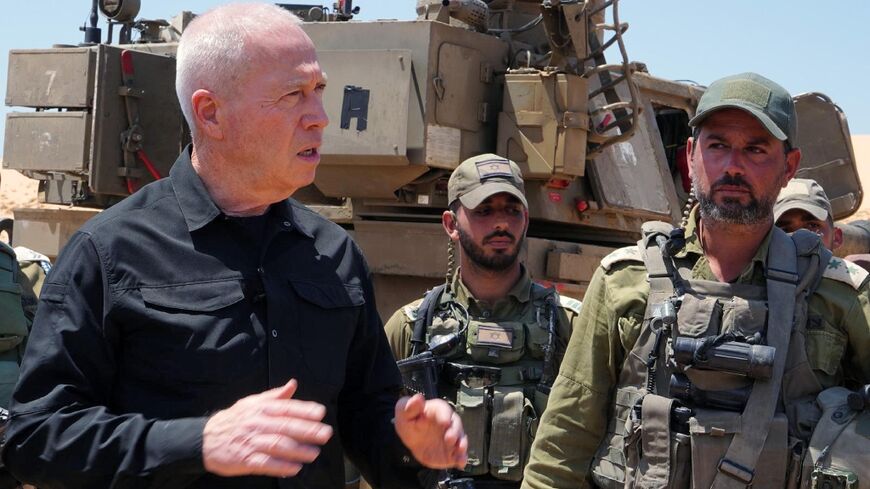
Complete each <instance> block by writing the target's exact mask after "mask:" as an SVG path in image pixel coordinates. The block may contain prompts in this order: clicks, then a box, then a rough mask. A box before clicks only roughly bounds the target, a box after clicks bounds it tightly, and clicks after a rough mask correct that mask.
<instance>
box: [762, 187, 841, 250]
mask: <svg viewBox="0 0 870 489" xmlns="http://www.w3.org/2000/svg"><path fill="white" fill-rule="evenodd" d="M773 220H774V221H776V225H777V227H779V228H781V229H782V230H783V231H785V232H787V233H793V232H794V231H795V230H798V229H807V230H810V231H812V232H814V233H816V234H818V235H819V236H820V237H821V238H822V244H824V245H825V247H826V248H828V249H829V250H831V251H834V250H835V249H837V248H839V247H840V245H841V244H843V230H841V229H839V228H838V227H836V226H834V213H833V211H832V210H831V201H829V200H828V196H827V195H826V194H825V189H823V188H822V186H821V185H819V184H818V183H817V182H816V181H815V180H810V179H806V178H795V179H793V180H792V181H790V182H789V183H788V185H786V187H785V188H784V189H782V191H781V192H780V193H779V197H778V198H777V200H776V204H774V206H773Z"/></svg>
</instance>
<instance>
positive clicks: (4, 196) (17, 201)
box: [0, 170, 39, 219]
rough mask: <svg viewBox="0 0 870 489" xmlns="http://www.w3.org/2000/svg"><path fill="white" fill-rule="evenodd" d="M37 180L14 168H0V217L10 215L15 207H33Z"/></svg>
mask: <svg viewBox="0 0 870 489" xmlns="http://www.w3.org/2000/svg"><path fill="white" fill-rule="evenodd" d="M37 187H38V185H37V181H36V180H31V179H30V178H27V177H25V176H24V175H22V174H20V173H18V172H17V171H15V170H0V219H2V218H6V217H12V209H14V208H16V207H35V206H38V205H39V201H38V200H37V198H36V191H37Z"/></svg>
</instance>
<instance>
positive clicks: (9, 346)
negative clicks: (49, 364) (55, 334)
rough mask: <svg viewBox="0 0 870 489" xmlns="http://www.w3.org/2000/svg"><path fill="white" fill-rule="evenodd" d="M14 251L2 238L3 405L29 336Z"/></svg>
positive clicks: (0, 350) (0, 346) (0, 389)
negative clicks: (22, 345) (23, 344)
mask: <svg viewBox="0 0 870 489" xmlns="http://www.w3.org/2000/svg"><path fill="white" fill-rule="evenodd" d="M18 279H19V268H18V261H17V260H16V258H15V252H14V251H13V250H12V248H10V247H9V246H8V245H7V244H6V243H3V242H0V407H3V408H8V407H9V400H10V398H11V396H12V388H13V387H15V383H16V382H17V381H18V374H19V368H18V365H19V362H20V352H19V348H18V347H19V345H20V344H21V343H22V341H24V338H25V337H26V336H27V319H26V318H25V316H24V309H23V308H22V303H21V285H20V284H19V282H18Z"/></svg>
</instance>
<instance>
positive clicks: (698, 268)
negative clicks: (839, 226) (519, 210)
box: [523, 213, 870, 488]
mask: <svg viewBox="0 0 870 489" xmlns="http://www.w3.org/2000/svg"><path fill="white" fill-rule="evenodd" d="M695 222H696V219H695V214H694V213H693V214H692V216H691V218H690V220H689V225H688V226H687V229H686V235H687V239H686V246H685V248H684V249H683V250H682V251H680V252H679V253H678V254H677V255H676V257H675V261H677V262H678V263H683V264H687V265H688V266H689V267H690V268H691V270H692V278H693V279H703V280H712V281H715V280H717V279H716V277H715V275H714V274H713V272H712V270H711V268H710V265H709V262H708V260H707V258H706V256H704V252H703V249H702V248H701V244H700V240H699V238H698V236H697V234H696V225H695ZM770 236H771V234H770V233H768V235H767V237H766V238H765V240H764V241H763V242H762V244H761V246H760V247H759V249H758V251H757V252H756V254H755V256H754V257H753V259H752V261H751V262H750V264H749V265H747V267H746V269H744V270H743V272H742V273H741V274H740V276H739V277H738V279H737V281H736V282H737V283H747V284H756V285H763V284H764V283H765V277H764V271H765V267H766V259H767V258H766V257H767V251H768V246H769V243H770ZM867 277H868V275H867V273H866V272H864V271H863V270H861V269H860V268H858V267H857V266H855V265H853V264H850V263H849V262H846V261H843V260H840V259H837V258H833V259H832V260H831V261H830V263H829V265H828V267H827V268H826V269H825V271H824V275H823V278H822V280H821V282H820V284H819V286H818V288H817V289H816V291H815V293H814V294H813V295H812V296H811V297H810V301H809V305H808V306H809V319H808V324H807V331H806V350H807V359H808V361H809V363H810V366H811V367H812V369H813V373H814V374H815V375H816V377H817V379H818V381H819V383H820V384H821V385H822V387H824V388H827V387H832V386H836V385H846V386H850V387H855V386H857V385H861V384H865V383H868V382H870V321H868V320H870V289H868V280H867ZM647 280H648V278H647V270H646V267H645V265H644V263H643V261H642V259H641V255H640V252H639V250H638V249H637V247H630V248H623V249H621V250H617V251H616V252H614V253H613V254H611V255H610V256H608V257H606V258H605V259H604V260H602V264H601V266H600V267H599V268H598V270H597V271H596V272H595V275H594V277H593V279H592V282H591V284H590V286H589V289H588V290H587V293H586V296H585V298H584V307H583V310H582V312H581V314H580V327H579V328H578V329H577V331H576V334H575V335H574V336H573V337H572V338H571V341H570V342H569V345H568V349H567V352H566V355H565V359H564V361H563V363H562V368H561V370H560V373H559V375H558V377H557V379H556V381H555V383H554V386H553V390H552V392H551V395H550V400H549V404H548V409H547V412H546V413H545V414H544V416H543V418H542V421H541V426H540V428H539V430H538V433H537V437H536V439H535V442H534V445H533V449H532V454H531V457H530V460H529V464H528V466H527V468H526V472H525V479H524V482H523V487H524V488H576V487H588V486H589V484H590V482H589V479H588V476H589V470H590V464H591V462H592V458H593V456H594V454H595V453H596V450H597V449H598V447H599V444H600V443H601V441H602V439H603V437H604V435H605V432H606V428H607V424H608V423H609V422H610V420H609V417H610V415H611V413H612V405H611V404H612V402H613V391H614V388H615V386H616V384H617V382H618V379H619V374H620V371H621V369H622V366H623V362H624V360H625V357H626V355H627V353H628V352H630V351H631V350H632V348H633V347H634V345H635V342H636V341H637V339H638V336H639V334H640V332H641V326H642V323H643V320H644V311H645V309H646V302H647V297H648V294H649V283H648V281H647Z"/></svg>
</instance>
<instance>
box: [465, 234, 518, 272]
mask: <svg viewBox="0 0 870 489" xmlns="http://www.w3.org/2000/svg"><path fill="white" fill-rule="evenodd" d="M456 230H457V231H459V244H460V245H461V246H462V252H463V253H465V255H466V256H467V257H468V259H469V260H470V261H471V262H472V263H474V264H475V265H477V266H478V267H480V268H482V269H484V270H489V271H491V272H503V271H505V270H507V269H508V268H510V267H511V266H513V264H514V263H516V261H517V259H518V257H519V254H520V250H521V249H522V247H523V238H524V237H523V236H521V237H520V238H519V239H517V238H516V237H515V236H514V235H513V234H511V233H508V232H507V231H504V232H494V233H492V234H490V235H488V236H486V237H485V238H483V240H484V241H486V240H487V239H489V238H493V237H496V236H507V237H510V238H513V240H514V245H515V246H514V250H513V252H510V253H493V254H492V255H490V256H487V255H486V251H484V249H483V247H481V246H478V244H477V243H475V242H474V240H472V239H471V236H469V235H468V234H467V233H466V232H465V231H463V230H462V228H461V227H458V226H457V228H456Z"/></svg>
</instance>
